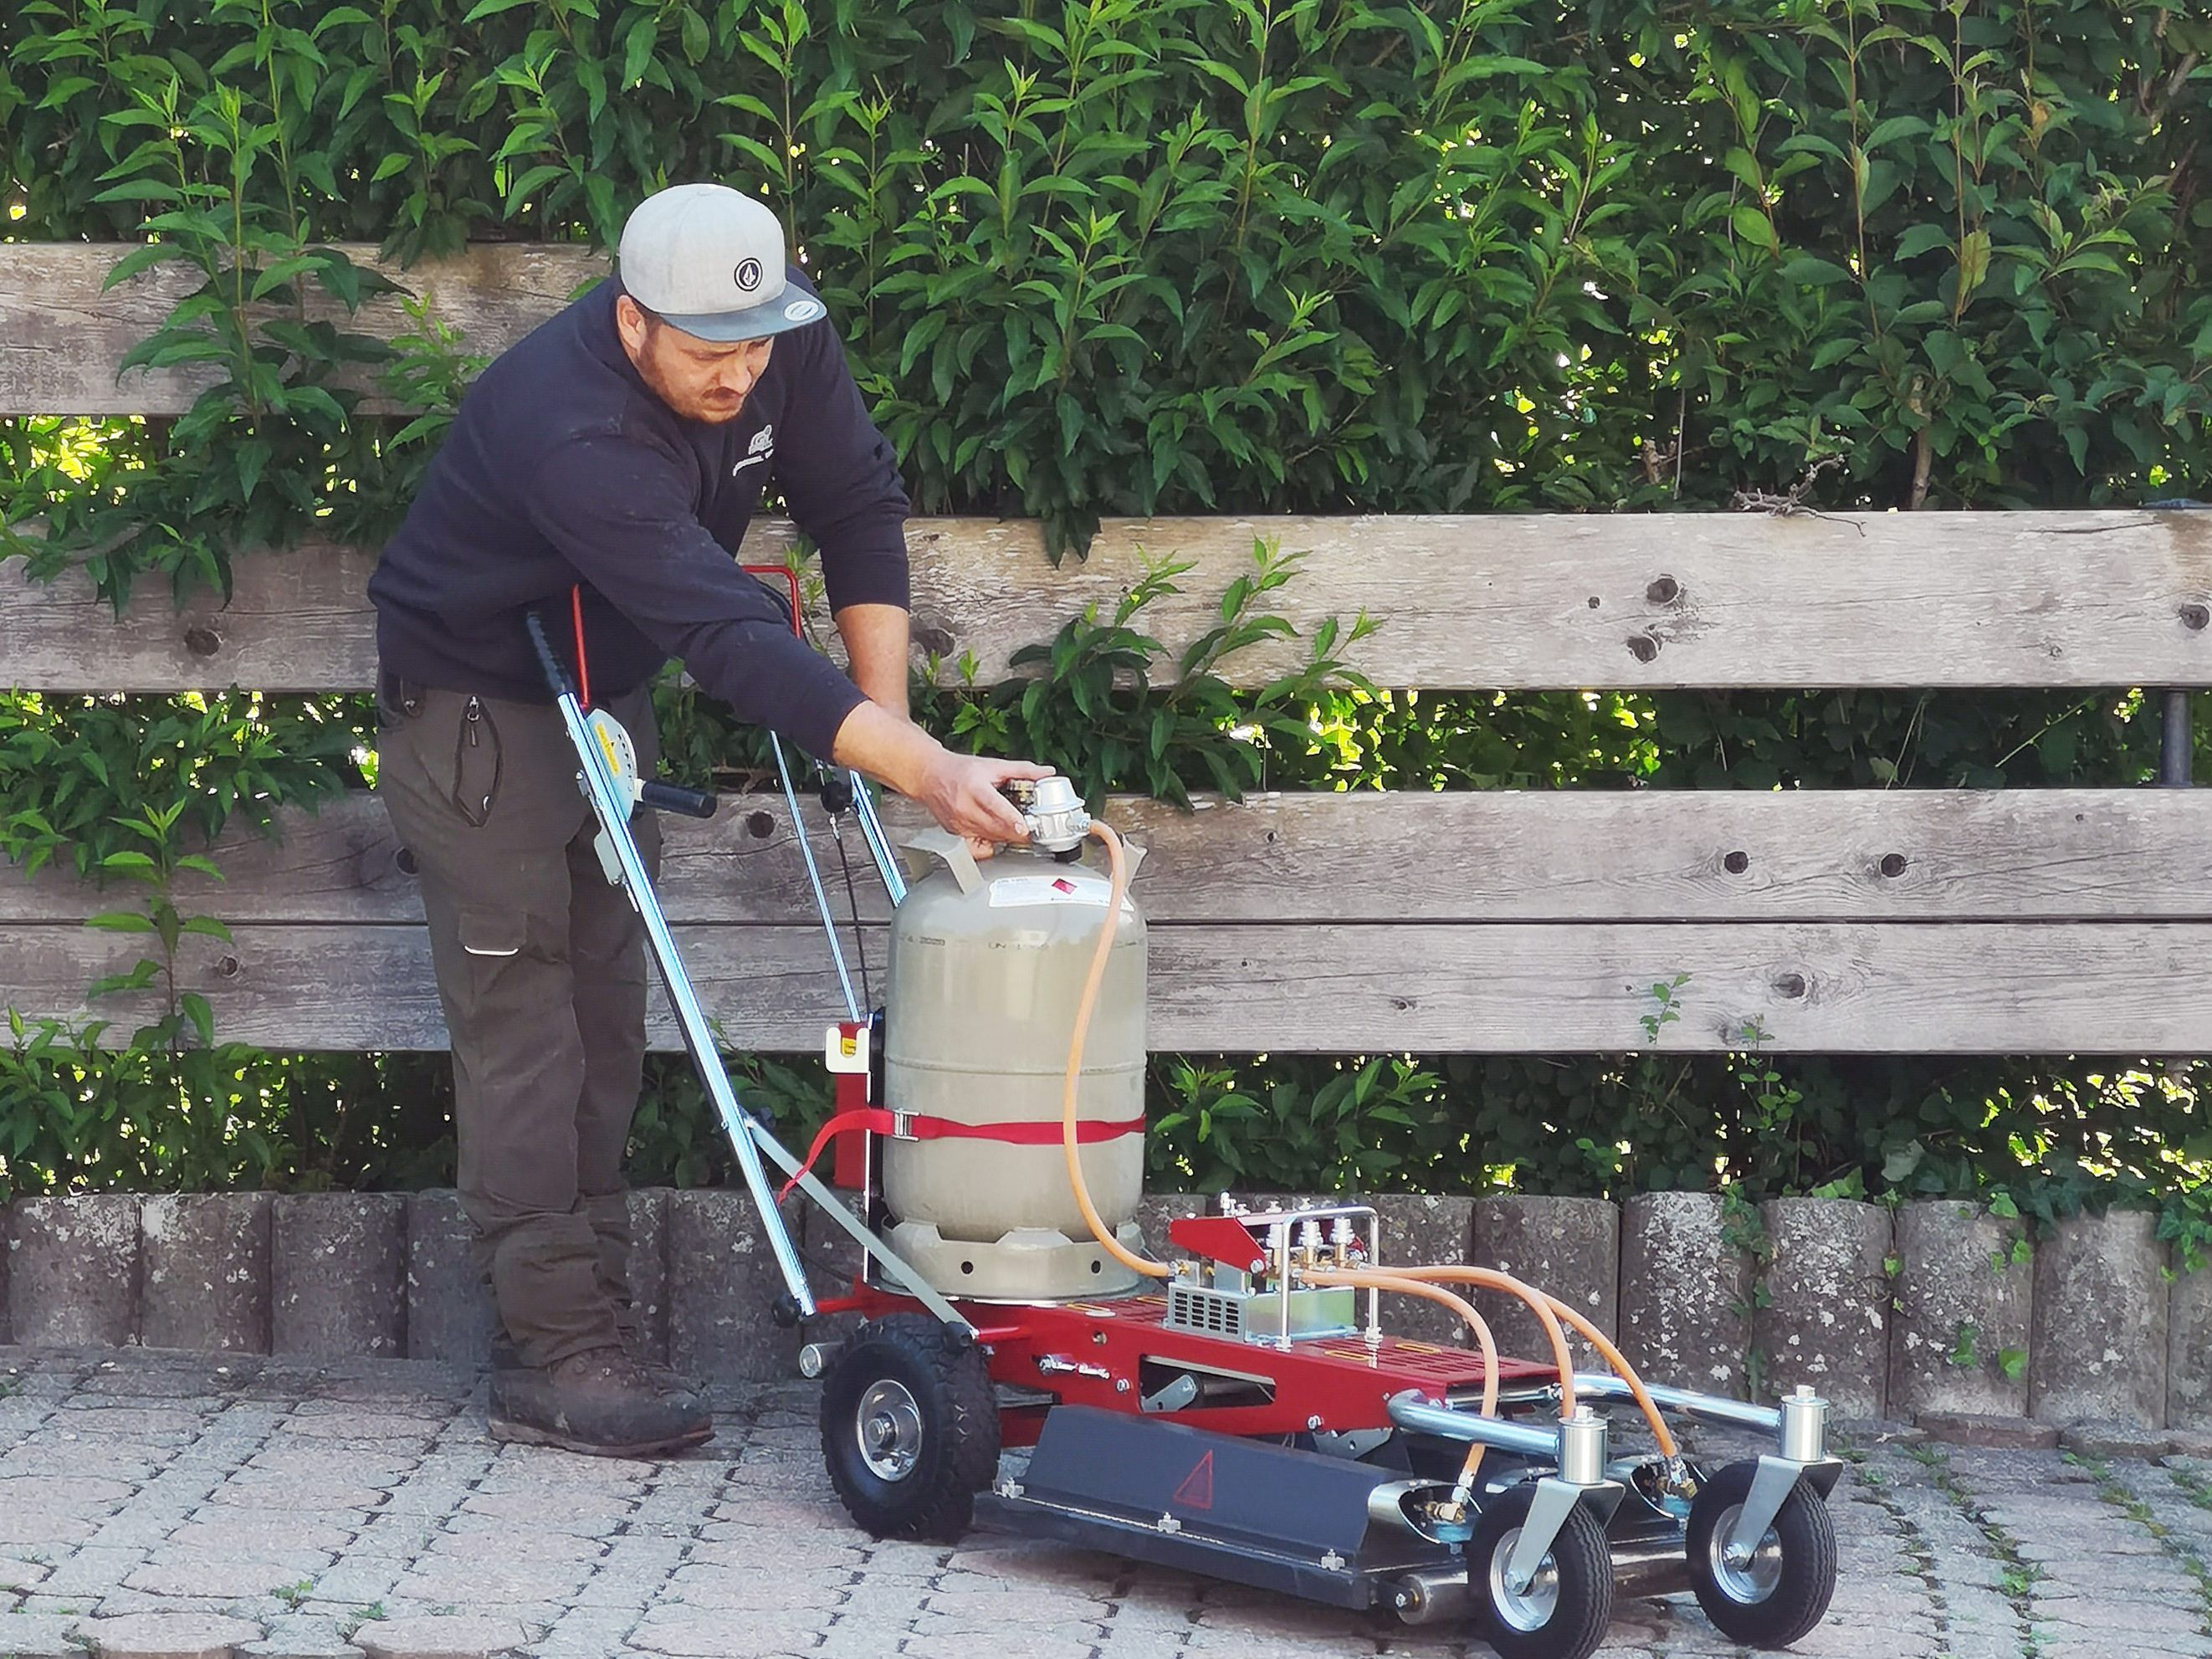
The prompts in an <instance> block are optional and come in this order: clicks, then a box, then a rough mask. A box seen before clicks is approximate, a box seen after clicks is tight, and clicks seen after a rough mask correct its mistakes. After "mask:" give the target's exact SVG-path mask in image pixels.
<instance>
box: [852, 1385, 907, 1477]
mask: <svg viewBox="0 0 2212 1659" xmlns="http://www.w3.org/2000/svg"><path fill="white" fill-rule="evenodd" d="M853 1427H854V1436H855V1437H856V1438H857V1440H858V1441H859V1443H860V1461H861V1462H863V1463H865V1464H866V1465H867V1466H868V1473H869V1474H872V1475H874V1476H875V1477H876V1479H877V1480H905V1479H906V1478H907V1476H908V1475H909V1474H913V1473H914V1466H915V1463H916V1462H919V1461H920V1460H921V1407H920V1406H918V1405H917V1404H915V1398H914V1395H913V1394H912V1393H911V1392H909V1391H908V1388H907V1386H906V1384H905V1383H900V1382H897V1381H896V1380H894V1379H892V1378H890V1377H885V1378H884V1379H882V1380H881V1381H880V1382H876V1383H870V1384H869V1385H868V1390H867V1392H866V1394H863V1395H861V1396H860V1409H859V1410H858V1411H856V1412H855V1413H854V1416H853Z"/></svg>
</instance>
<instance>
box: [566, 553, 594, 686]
mask: <svg viewBox="0 0 2212 1659" xmlns="http://www.w3.org/2000/svg"><path fill="white" fill-rule="evenodd" d="M568 614H569V616H570V617H574V619H575V623H576V707H577V708H580V709H582V710H583V711H584V712H585V713H586V714H589V713H590V712H591V708H592V671H591V668H590V666H589V665H587V664H586V662H585V661H584V585H583V584H582V583H581V582H578V583H577V584H576V585H575V586H573V587H571V588H570V589H569V590H568Z"/></svg>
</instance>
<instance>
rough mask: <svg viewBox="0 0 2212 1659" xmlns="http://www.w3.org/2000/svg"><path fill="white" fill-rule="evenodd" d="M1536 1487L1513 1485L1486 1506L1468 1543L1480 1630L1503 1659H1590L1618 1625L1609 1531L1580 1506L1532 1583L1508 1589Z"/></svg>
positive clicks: (1470, 1585)
mask: <svg viewBox="0 0 2212 1659" xmlns="http://www.w3.org/2000/svg"><path fill="white" fill-rule="evenodd" d="M1535 1498H1536V1488H1535V1486H1534V1484H1530V1485H1526V1486H1510V1487H1508V1488H1507V1489H1506V1490H1505V1491H1504V1492H1500V1493H1499V1494H1498V1496H1497V1497H1496V1498H1492V1499H1491V1500H1490V1501H1489V1502H1488V1503H1486V1504H1484V1505H1483V1506H1482V1512H1481V1513H1480V1515H1479V1516H1476V1517H1475V1522H1474V1535H1473V1536H1472V1537H1470V1538H1469V1539H1468V1541H1467V1584H1468V1589H1469V1590H1471V1591H1472V1592H1473V1593H1474V1622H1475V1628H1476V1630H1477V1631H1478V1632H1480V1635H1481V1637H1482V1639H1483V1640H1484V1641H1486V1642H1487V1643H1489V1644H1490V1645H1491V1646H1492V1647H1493V1648H1496V1649H1497V1650H1498V1652H1499V1653H1500V1654H1502V1655H1503V1656H1504V1659H1587V1656H1588V1655H1589V1653H1590V1652H1591V1651H1592V1650H1594V1649H1595V1648H1596V1646H1597V1644H1599V1643H1600V1642H1601V1641H1603V1640H1604V1639H1605V1629H1606V1626H1607V1625H1609V1624H1611V1623H1612V1622H1613V1553H1612V1552H1611V1551H1610V1550H1608V1549H1607V1547H1606V1542H1605V1529H1604V1528H1601V1526H1599V1525H1598V1523H1597V1521H1596V1519H1595V1517H1594V1516H1592V1515H1591V1514H1590V1512H1589V1510H1587V1509H1584V1508H1582V1507H1581V1506H1579V1505H1577V1508H1576V1510H1575V1511H1574V1513H1573V1514H1571V1515H1570V1516H1568V1517H1567V1524H1566V1525H1565V1526H1564V1527H1562V1528H1559V1537H1558V1539H1557V1540H1556V1541H1553V1545H1552V1547H1551V1550H1550V1552H1549V1553H1547V1555H1546V1556H1545V1557H1544V1559H1543V1563H1542V1565H1541V1566H1540V1567H1539V1568H1538V1569H1537V1572H1536V1577H1535V1581H1534V1583H1531V1584H1530V1585H1529V1586H1528V1589H1526V1590H1524V1591H1522V1593H1521V1594H1520V1595H1515V1594H1514V1593H1513V1592H1511V1591H1510V1590H1509V1589H1506V1588H1505V1564H1506V1563H1507V1562H1508V1561H1510V1559H1512V1556H1513V1547H1514V1545H1515V1544H1516V1543H1518V1542H1519V1541H1520V1538H1521V1527H1522V1522H1525V1521H1526V1520H1527V1519H1528V1506H1529V1505H1530V1504H1532V1503H1534V1501H1535Z"/></svg>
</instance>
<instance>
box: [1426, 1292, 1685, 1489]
mask: <svg viewBox="0 0 2212 1659" xmlns="http://www.w3.org/2000/svg"><path fill="white" fill-rule="evenodd" d="M1390 1271H1391V1272H1393V1273H1401V1274H1403V1275H1404V1276H1405V1277H1406V1278H1407V1279H1425V1280H1431V1281H1434V1282H1436V1283H1438V1284H1444V1285H1456V1284H1480V1283H1481V1282H1482V1281H1481V1280H1480V1279H1478V1278H1475V1277H1474V1275H1476V1274H1480V1273H1486V1271H1487V1269H1485V1268H1481V1267H1394V1268H1392V1269H1391V1270H1390ZM1537 1294H1538V1295H1540V1296H1542V1297H1544V1299H1545V1300H1546V1301H1547V1302H1548V1303H1550V1304H1552V1306H1553V1309H1554V1310H1556V1311H1557V1312H1558V1314H1559V1317H1560V1318H1562V1319H1564V1320H1565V1321H1566V1322H1567V1323H1568V1324H1570V1325H1571V1326H1573V1327H1574V1328H1575V1329H1576V1331H1577V1332H1578V1333H1579V1334H1581V1335H1582V1336H1583V1338H1584V1339H1585V1340H1588V1342H1589V1345H1590V1346H1592V1347H1594V1348H1595V1349H1596V1350H1597V1352H1598V1356H1599V1358H1601V1359H1603V1360H1604V1361H1605V1363H1606V1364H1607V1365H1610V1366H1611V1367H1612V1368H1613V1375H1614V1376H1618V1377H1619V1378H1620V1380H1621V1381H1622V1382H1624V1383H1626V1384H1628V1392H1629V1393H1630V1395H1632V1396H1633V1397H1634V1399H1635V1401H1636V1408H1637V1410H1638V1411H1639V1412H1641V1413H1643V1414H1644V1422H1645V1423H1646V1424H1648V1425H1650V1429H1651V1437H1652V1438H1653V1439H1654V1440H1656V1442H1658V1444H1659V1453H1660V1455H1662V1457H1674V1456H1677V1455H1680V1453H1679V1449H1677V1447H1676V1446H1675V1443H1674V1434H1673V1433H1672V1432H1671V1431H1669V1430H1668V1427H1667V1419H1665V1418H1664V1417H1663V1416H1662V1415H1661V1414H1660V1411H1659V1407H1658V1406H1657V1404H1656V1402H1655V1401H1653V1400H1652V1398H1651V1395H1650V1392H1649V1390H1647V1389H1645V1388H1644V1379H1643V1378H1642V1377H1640V1376H1638V1375H1637V1374H1636V1369H1635V1367H1634V1366H1632V1365H1631V1364H1629V1363H1628V1359H1627V1357H1626V1355H1624V1354H1623V1353H1622V1352H1620V1349H1619V1348H1617V1347H1615V1346H1613V1341H1612V1339H1610V1338H1609V1337H1607V1335H1606V1334H1605V1333H1604V1332H1603V1331H1601V1330H1600V1329H1598V1328H1597V1327H1596V1325H1595V1324H1594V1323H1593V1322H1591V1321H1590V1320H1589V1319H1588V1318H1587V1317H1585V1316H1583V1315H1582V1314H1580V1313H1578V1312H1577V1311H1576V1310H1575V1309H1574V1308H1573V1307H1572V1306H1571V1304H1568V1303H1565V1302H1563V1301H1561V1300H1560V1299H1559V1297H1556V1296H1552V1295H1550V1294H1548V1293H1547V1292H1544V1291H1538V1292H1537Z"/></svg>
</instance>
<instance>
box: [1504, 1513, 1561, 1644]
mask: <svg viewBox="0 0 2212 1659" xmlns="http://www.w3.org/2000/svg"><path fill="white" fill-rule="evenodd" d="M1520 1541H1521V1528H1518V1527H1516V1528H1513V1530H1512V1531H1510V1532H1509V1533H1507V1534H1505V1536H1504V1537H1503V1538H1501V1539H1499V1540H1498V1547H1497V1548H1496V1549H1494V1550H1492V1551H1491V1553H1490V1605H1491V1606H1492V1607H1495V1608H1497V1610H1498V1617H1499V1618H1500V1619H1502V1620H1504V1621H1505V1623H1506V1624H1508V1625H1510V1626H1512V1627H1513V1628H1514V1629H1515V1630H1519V1631H1536V1630H1541V1629H1543V1628H1544V1626H1547V1625H1548V1624H1550V1623H1551V1622H1552V1615H1553V1613H1556V1612H1558V1611H1559V1561H1558V1559H1556V1558H1555V1557H1554V1556H1553V1555H1552V1554H1551V1553H1549V1552H1548V1551H1547V1553H1545V1556H1544V1559H1542V1560H1541V1561H1540V1562H1538V1563H1537V1564H1536V1571H1535V1572H1534V1575H1532V1576H1531V1577H1530V1578H1529V1580H1528V1583H1527V1584H1526V1585H1524V1586H1522V1588H1521V1589H1513V1588H1512V1587H1511V1583H1510V1580H1509V1579H1508V1577H1507V1576H1506V1571H1505V1564H1506V1563H1507V1562H1508V1561H1510V1560H1511V1559H1513V1548H1514V1546H1515V1545H1516V1544H1518V1543H1519V1542H1520Z"/></svg>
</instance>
